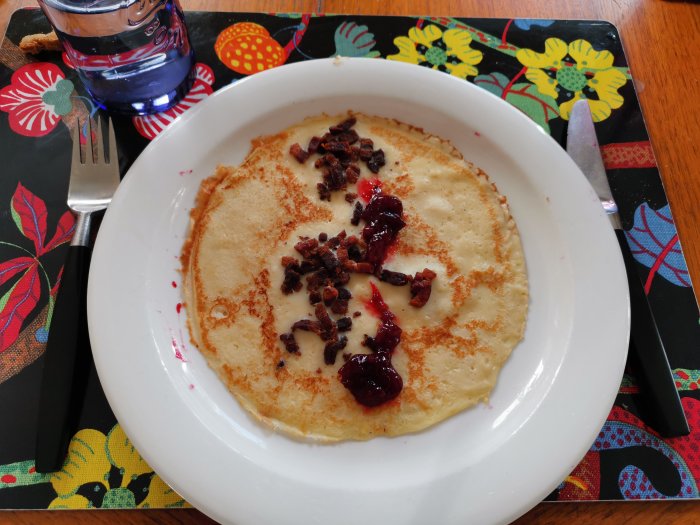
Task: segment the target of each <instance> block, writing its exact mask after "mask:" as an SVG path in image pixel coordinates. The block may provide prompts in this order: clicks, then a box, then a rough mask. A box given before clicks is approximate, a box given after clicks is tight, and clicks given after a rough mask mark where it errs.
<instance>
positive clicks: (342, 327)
mask: <svg viewBox="0 0 700 525" xmlns="http://www.w3.org/2000/svg"><path fill="white" fill-rule="evenodd" d="M336 326H337V327H338V331H339V332H349V331H350V329H351V328H352V319H351V318H350V317H341V318H340V319H338V321H336Z"/></svg>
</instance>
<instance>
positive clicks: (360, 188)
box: [357, 177, 382, 202]
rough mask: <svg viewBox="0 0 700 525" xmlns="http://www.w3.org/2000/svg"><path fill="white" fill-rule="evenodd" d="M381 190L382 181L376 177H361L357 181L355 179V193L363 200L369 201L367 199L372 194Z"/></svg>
mask: <svg viewBox="0 0 700 525" xmlns="http://www.w3.org/2000/svg"><path fill="white" fill-rule="evenodd" d="M381 191H382V181H380V180H379V179H377V178H371V179H367V178H364V177H363V178H361V179H360V180H359V181H357V194H358V195H359V196H360V198H361V199H362V200H363V201H365V202H369V200H370V199H371V198H372V195H374V194H375V193H379V192H381Z"/></svg>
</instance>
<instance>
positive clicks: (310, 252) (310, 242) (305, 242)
mask: <svg viewBox="0 0 700 525" xmlns="http://www.w3.org/2000/svg"><path fill="white" fill-rule="evenodd" d="M294 249H295V250H296V251H298V252H299V253H300V254H301V255H302V256H303V257H304V259H310V258H311V257H312V256H314V255H316V250H317V249H318V241H317V240H316V239H302V240H300V241H299V242H298V243H296V244H295V245H294Z"/></svg>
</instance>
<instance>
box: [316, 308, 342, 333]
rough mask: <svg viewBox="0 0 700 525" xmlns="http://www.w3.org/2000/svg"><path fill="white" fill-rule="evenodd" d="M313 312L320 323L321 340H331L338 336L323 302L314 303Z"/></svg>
mask: <svg viewBox="0 0 700 525" xmlns="http://www.w3.org/2000/svg"><path fill="white" fill-rule="evenodd" d="M314 314H316V318H317V319H318V322H319V323H320V324H321V333H320V334H319V335H320V337H321V339H322V340H323V341H331V340H333V339H335V338H336V337H338V329H337V328H336V326H335V323H334V322H333V319H331V317H330V315H328V311H327V310H326V307H325V306H323V303H318V304H317V305H316V308H315V310H314Z"/></svg>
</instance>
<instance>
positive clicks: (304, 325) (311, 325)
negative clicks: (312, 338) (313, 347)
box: [292, 319, 322, 336]
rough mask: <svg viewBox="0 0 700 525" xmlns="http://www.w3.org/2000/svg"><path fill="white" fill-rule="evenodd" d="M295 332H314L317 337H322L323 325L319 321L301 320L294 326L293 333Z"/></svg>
mask: <svg viewBox="0 0 700 525" xmlns="http://www.w3.org/2000/svg"><path fill="white" fill-rule="evenodd" d="M294 330H303V331H304V332H313V333H315V334H316V335H318V336H320V335H321V330H322V328H321V323H319V322H318V321H313V320H311V319H301V320H300V321H297V322H295V323H294V324H293V325H292V332H294Z"/></svg>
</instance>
